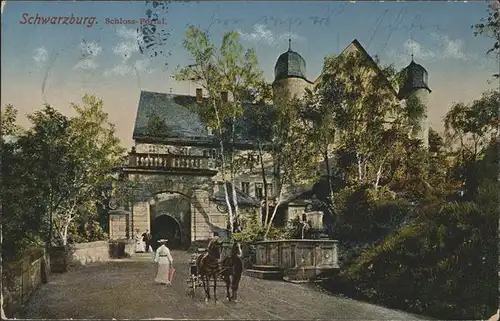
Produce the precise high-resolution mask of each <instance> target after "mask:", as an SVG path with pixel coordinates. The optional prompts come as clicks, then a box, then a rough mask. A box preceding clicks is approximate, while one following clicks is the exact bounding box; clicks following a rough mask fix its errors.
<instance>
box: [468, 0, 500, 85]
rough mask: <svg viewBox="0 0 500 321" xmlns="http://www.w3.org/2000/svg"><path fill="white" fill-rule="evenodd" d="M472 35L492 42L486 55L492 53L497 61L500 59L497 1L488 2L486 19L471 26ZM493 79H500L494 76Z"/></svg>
mask: <svg viewBox="0 0 500 321" xmlns="http://www.w3.org/2000/svg"><path fill="white" fill-rule="evenodd" d="M472 28H474V29H475V32H474V35H476V36H477V35H485V36H487V37H489V38H491V39H492V40H493V46H492V47H491V48H490V49H488V51H487V53H493V54H494V55H496V57H497V59H499V58H500V8H499V4H498V1H490V2H489V4H488V17H487V18H481V22H480V23H478V24H476V25H474V26H472ZM494 77H496V78H498V77H500V74H495V75H494Z"/></svg>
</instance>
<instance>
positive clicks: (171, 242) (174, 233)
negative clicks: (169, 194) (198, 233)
mask: <svg viewBox="0 0 500 321" xmlns="http://www.w3.org/2000/svg"><path fill="white" fill-rule="evenodd" d="M182 234H183V232H182V227H181V224H180V222H179V221H178V220H176V219H175V218H174V217H172V216H170V215H168V214H161V215H159V216H157V217H156V218H155V219H154V220H153V221H152V222H151V235H152V236H153V240H154V241H156V240H159V239H168V247H169V248H174V249H175V248H180V247H181V246H182V245H183V242H182V241H183V239H184V237H183V235H182ZM153 243H154V246H153V248H154V249H156V247H157V242H153Z"/></svg>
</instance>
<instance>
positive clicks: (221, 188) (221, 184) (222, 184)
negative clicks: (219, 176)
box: [217, 182, 224, 192]
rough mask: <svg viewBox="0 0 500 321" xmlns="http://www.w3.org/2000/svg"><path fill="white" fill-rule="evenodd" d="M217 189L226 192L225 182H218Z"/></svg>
mask: <svg viewBox="0 0 500 321" xmlns="http://www.w3.org/2000/svg"><path fill="white" fill-rule="evenodd" d="M217 189H218V191H219V192H224V182H217Z"/></svg>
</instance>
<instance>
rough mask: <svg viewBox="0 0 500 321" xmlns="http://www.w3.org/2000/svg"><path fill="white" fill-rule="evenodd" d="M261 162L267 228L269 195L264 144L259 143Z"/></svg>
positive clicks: (265, 224)
mask: <svg viewBox="0 0 500 321" xmlns="http://www.w3.org/2000/svg"><path fill="white" fill-rule="evenodd" d="M259 160H260V172H261V175H262V184H264V210H265V212H266V214H265V220H264V226H267V221H268V220H269V194H268V191H267V178H266V168H265V166H264V157H263V152H262V144H261V143H260V142H259ZM259 214H260V215H259V217H260V224H262V208H260V213H259Z"/></svg>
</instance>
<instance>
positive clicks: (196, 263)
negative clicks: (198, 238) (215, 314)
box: [186, 240, 244, 301]
mask: <svg viewBox="0 0 500 321" xmlns="http://www.w3.org/2000/svg"><path fill="white" fill-rule="evenodd" d="M241 255H242V251H241V247H240V245H239V243H237V242H231V243H230V242H219V241H217V240H213V241H211V242H209V244H208V246H207V248H197V249H196V250H195V253H193V254H192V255H191V260H190V262H189V276H188V278H187V279H186V282H187V285H188V287H187V292H188V294H189V295H190V296H191V297H193V298H194V296H195V294H196V289H197V288H198V287H203V288H204V290H205V295H206V297H205V300H206V301H208V300H209V299H210V287H211V286H213V289H214V298H215V299H217V297H216V291H217V290H216V287H217V281H221V283H225V285H226V289H227V298H228V300H231V299H233V300H236V291H237V290H238V284H239V281H240V278H241V274H242V272H243V266H244V263H243V260H242V259H241ZM230 288H231V289H232V291H233V293H232V295H230V293H229V289H230Z"/></svg>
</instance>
